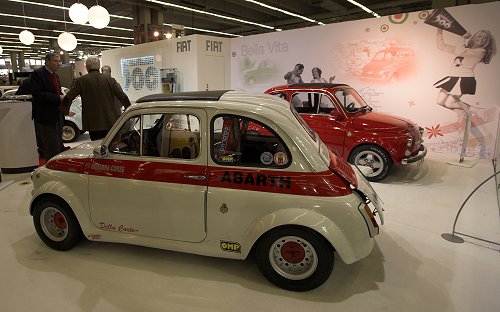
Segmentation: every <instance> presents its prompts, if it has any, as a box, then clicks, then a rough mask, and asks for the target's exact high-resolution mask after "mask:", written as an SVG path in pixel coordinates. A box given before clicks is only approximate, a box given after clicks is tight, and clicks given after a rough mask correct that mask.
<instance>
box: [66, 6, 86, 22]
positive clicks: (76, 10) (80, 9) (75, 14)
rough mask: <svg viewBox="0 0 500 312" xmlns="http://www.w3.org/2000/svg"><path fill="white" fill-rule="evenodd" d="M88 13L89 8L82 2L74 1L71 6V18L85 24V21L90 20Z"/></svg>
mask: <svg viewBox="0 0 500 312" xmlns="http://www.w3.org/2000/svg"><path fill="white" fill-rule="evenodd" d="M88 14H89V9H88V8H87V7H86V6H85V5H84V4H81V3H80V2H77V3H74V4H73V5H72V6H71V7H70V8H69V18H71V20H72V21H73V23H75V24H80V25H84V24H85V23H87V21H88V20H89V17H88Z"/></svg>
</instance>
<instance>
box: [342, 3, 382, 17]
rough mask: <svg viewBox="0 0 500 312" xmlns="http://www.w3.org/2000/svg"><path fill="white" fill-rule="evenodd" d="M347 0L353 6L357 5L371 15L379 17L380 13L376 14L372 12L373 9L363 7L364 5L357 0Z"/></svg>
mask: <svg viewBox="0 0 500 312" xmlns="http://www.w3.org/2000/svg"><path fill="white" fill-rule="evenodd" d="M347 1H348V2H350V3H352V4H354V5H355V6H357V7H359V8H361V9H362V10H363V11H365V12H368V13H370V14H371V15H373V16H375V17H377V18H379V17H380V15H378V14H377V13H375V12H373V11H372V10H370V9H369V8H367V7H365V6H364V5H362V4H360V3H358V2H356V1H354V0H347Z"/></svg>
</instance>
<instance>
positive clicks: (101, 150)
mask: <svg viewBox="0 0 500 312" xmlns="http://www.w3.org/2000/svg"><path fill="white" fill-rule="evenodd" d="M93 153H94V157H98V158H102V157H106V156H108V147H107V146H106V145H99V146H96V147H95V148H94V150H93Z"/></svg>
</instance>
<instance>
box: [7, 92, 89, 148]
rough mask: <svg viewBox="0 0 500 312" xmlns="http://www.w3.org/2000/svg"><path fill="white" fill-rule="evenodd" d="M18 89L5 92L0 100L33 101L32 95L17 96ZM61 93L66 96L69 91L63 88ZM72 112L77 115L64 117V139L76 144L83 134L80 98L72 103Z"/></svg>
mask: <svg viewBox="0 0 500 312" xmlns="http://www.w3.org/2000/svg"><path fill="white" fill-rule="evenodd" d="M16 91H17V87H15V88H14V89H10V90H8V91H5V93H4V94H3V95H2V96H1V97H0V100H9V99H19V98H24V99H31V94H29V95H28V97H27V96H24V95H23V96H16ZM61 91H62V93H63V94H66V93H67V92H68V91H69V89H68V88H65V87H62V88H61ZM69 110H70V111H71V112H73V113H75V114H74V115H73V116H64V125H63V134H62V139H63V142H66V143H67V142H75V141H76V140H77V139H78V137H79V136H80V134H81V133H82V102H81V99H80V97H77V98H76V99H74V100H73V102H72V103H71V107H70V109H69Z"/></svg>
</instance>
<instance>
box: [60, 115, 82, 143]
mask: <svg viewBox="0 0 500 312" xmlns="http://www.w3.org/2000/svg"><path fill="white" fill-rule="evenodd" d="M79 135H80V129H78V127H77V126H76V125H75V124H74V123H72V122H71V121H67V120H65V121H64V126H63V133H62V139H63V142H65V143H69V142H75V141H76V139H78V136H79Z"/></svg>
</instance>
